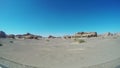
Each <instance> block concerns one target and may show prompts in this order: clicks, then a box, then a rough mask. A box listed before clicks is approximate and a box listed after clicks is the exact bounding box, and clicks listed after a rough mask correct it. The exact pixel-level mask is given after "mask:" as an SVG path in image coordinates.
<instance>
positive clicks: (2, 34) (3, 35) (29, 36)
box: [0, 31, 42, 39]
mask: <svg viewBox="0 0 120 68" xmlns="http://www.w3.org/2000/svg"><path fill="white" fill-rule="evenodd" d="M0 38H12V39H39V38H42V36H38V35H33V34H30V33H26V34H22V35H14V34H10V35H7V34H6V33H5V32H4V31H0Z"/></svg>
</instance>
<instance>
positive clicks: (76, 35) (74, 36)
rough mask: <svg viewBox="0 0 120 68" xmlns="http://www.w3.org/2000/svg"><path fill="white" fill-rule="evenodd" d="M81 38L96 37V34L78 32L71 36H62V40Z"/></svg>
mask: <svg viewBox="0 0 120 68" xmlns="http://www.w3.org/2000/svg"><path fill="white" fill-rule="evenodd" d="M83 37H87V38H90V37H97V32H78V33H76V34H75V35H72V36H68V35H67V36H64V38H83Z"/></svg>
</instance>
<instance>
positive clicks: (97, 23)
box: [0, 0, 120, 36]
mask: <svg viewBox="0 0 120 68" xmlns="http://www.w3.org/2000/svg"><path fill="white" fill-rule="evenodd" d="M0 30H3V31H5V32H6V33H8V34H11V33H14V34H23V33H26V32H30V33H33V34H38V35H42V36H48V35H56V36H61V35H64V34H74V33H75V32H81V31H88V32H89V31H96V32H98V33H104V32H120V1H119V0H0Z"/></svg>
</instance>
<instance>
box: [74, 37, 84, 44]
mask: <svg viewBox="0 0 120 68" xmlns="http://www.w3.org/2000/svg"><path fill="white" fill-rule="evenodd" d="M74 41H75V42H78V43H84V42H85V40H83V39H76V38H75V39H74Z"/></svg>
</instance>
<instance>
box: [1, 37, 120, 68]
mask: <svg viewBox="0 0 120 68" xmlns="http://www.w3.org/2000/svg"><path fill="white" fill-rule="evenodd" d="M84 40H86V42H85V43H80V44H79V43H77V42H74V40H70V39H69V40H65V39H50V40H49V41H46V40H45V39H41V40H12V39H0V43H2V44H3V46H1V47H0V57H4V58H6V59H9V60H11V61H14V62H16V63H20V64H24V65H30V66H35V67H38V68H120V53H119V52H120V37H118V38H114V37H106V38H88V39H84ZM10 41H13V43H10ZM0 61H1V60H0ZM15 68H18V67H15Z"/></svg>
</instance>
